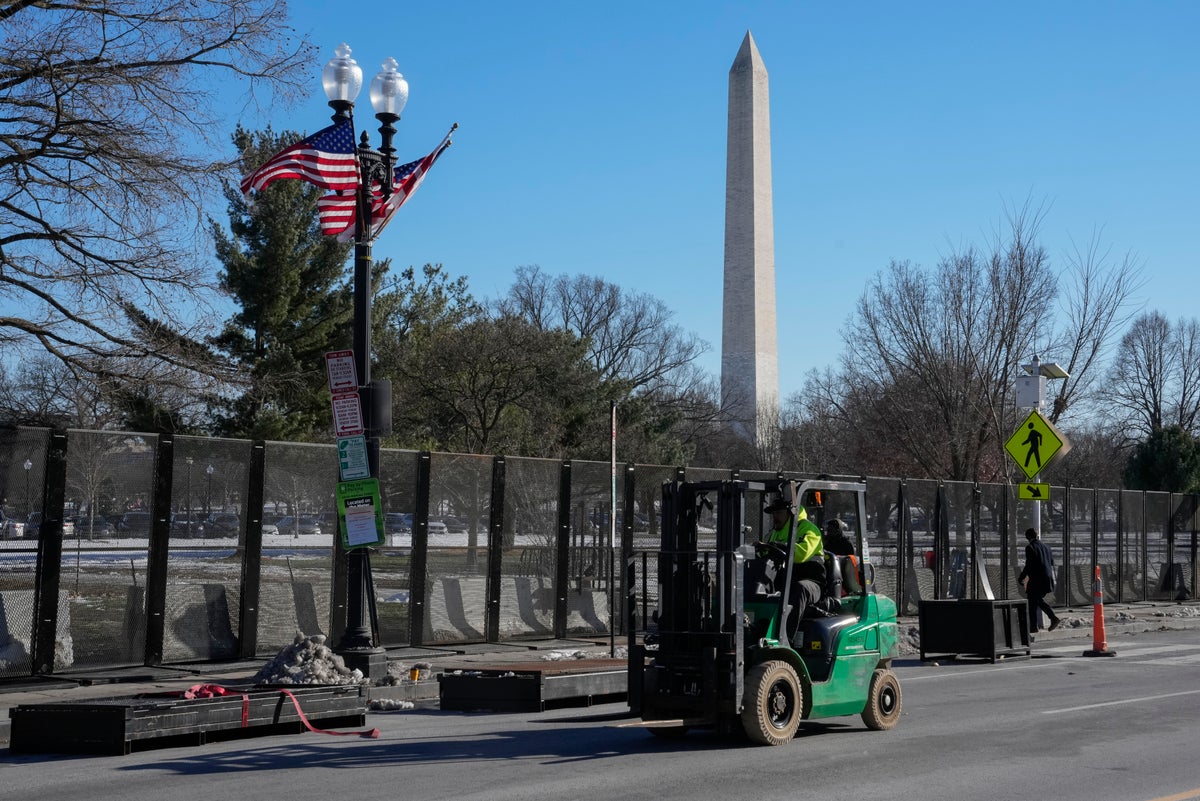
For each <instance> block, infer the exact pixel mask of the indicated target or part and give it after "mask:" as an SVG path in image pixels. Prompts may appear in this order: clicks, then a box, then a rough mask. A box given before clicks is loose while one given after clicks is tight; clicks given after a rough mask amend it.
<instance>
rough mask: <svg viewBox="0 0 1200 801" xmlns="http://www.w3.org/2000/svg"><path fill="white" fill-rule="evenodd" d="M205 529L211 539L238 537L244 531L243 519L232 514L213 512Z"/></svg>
mask: <svg viewBox="0 0 1200 801" xmlns="http://www.w3.org/2000/svg"><path fill="white" fill-rule="evenodd" d="M204 529H205V531H207V532H208V536H210V537H236V536H237V535H238V534H240V533H241V531H242V518H241V517H239V516H238V515H235V514H234V513H232V512H213V513H212V514H211V515H209V517H208V520H207V521H206V522H205V524H204Z"/></svg>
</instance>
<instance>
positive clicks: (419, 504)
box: [408, 451, 475, 645]
mask: <svg viewBox="0 0 1200 801" xmlns="http://www.w3.org/2000/svg"><path fill="white" fill-rule="evenodd" d="M432 459H433V457H432V455H431V454H430V453H429V451H421V452H420V453H419V454H417V497H416V503H415V505H414V507H413V517H412V534H411V536H412V558H411V561H410V562H409V564H408V642H409V644H410V645H421V644H422V643H424V642H425V596H426V595H427V594H428V588H429V485H430V477H431V475H432ZM418 521H420V522H419V523H418ZM467 525H469V526H474V525H475V522H474V521H473V520H472V521H468V523H467ZM468 536H469V535H468Z"/></svg>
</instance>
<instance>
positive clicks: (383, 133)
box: [321, 44, 408, 654]
mask: <svg viewBox="0 0 1200 801" xmlns="http://www.w3.org/2000/svg"><path fill="white" fill-rule="evenodd" d="M336 53H337V55H336V56H335V57H334V58H333V59H331V60H330V61H329V63H328V64H326V65H325V69H324V71H323V72H322V73H321V83H322V84H323V85H324V87H325V94H326V96H327V97H328V98H329V106H330V108H332V109H333V121H334V122H335V123H340V122H343V121H346V120H351V119H353V111H354V99H355V98H356V97H357V96H358V93H359V90H361V89H362V69H361V68H359V66H358V64H357V62H355V60H354V59H352V58H351V57H350V48H349V47H348V46H347V45H346V44H341V45H338V48H337V50H336ZM396 66H397V64H396V60H395V59H394V58H388V59H386V60H384V62H383V68H382V69H381V70H380V72H379V74H377V75H376V76H375V78H374V80H372V81H371V88H370V95H371V105H372V106H374V108H375V118H376V119H377V120H379V123H380V125H379V134H380V137H381V142H380V145H379V149H378V150H374V149H372V148H371V146H370V136H369V135H368V134H367V132H366V131H363V133H362V137H361V138H360V140H359V144H358V149H357V151H356V155H357V157H358V171H359V184H358V204H357V209H356V213H355V215H354V369H355V371H356V372H357V373H358V394H359V398H360V400H361V403H362V411H363V423H364V427H365V429H366V436H367V463H368V465H369V467H370V472H371V475H372V476H374V477H378V476H379V437H380V435H381V434H386V433H387V432H388V430H389V429H390V427H391V419H390V415H391V385H390V384H389V383H388V382H386V381H375V382H373V381H372V380H371V241H372V239H373V234H372V232H371V210H372V206H373V201H374V197H373V193H372V189H373V188H374V187H375V186H378V188H379V193H380V195H381V196H382V201H383V202H385V203H386V202H387V200H388V198H390V197H391V195H392V189H393V184H394V182H395V168H396V156H395V152H396V150H395V148H394V147H392V138H393V137H394V136H395V134H396V123H397V122H399V120H400V113H401V112H402V111H403V110H404V105H405V103H407V102H408V82H407V81H405V80H404V76H403V75H401V74H400V73H399V72H397V71H396ZM369 574H370V563H369V562H368V561H367V550H366V549H365V548H353V549H351V550H350V551H349V553H348V554H347V561H346V629H345V631H344V632H343V633H342V638H341V641H340V642H339V643H338V645H337V648H336V649H335V650H336V651H337V652H338V653H342V654H344V652H346V651H357V652H370V651H372V650H374V646H373V644H372V641H371V629H370V626H369V624H368V621H367V604H366V600H367V595H366V593H367V586H368V582H369Z"/></svg>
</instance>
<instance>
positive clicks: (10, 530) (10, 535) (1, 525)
mask: <svg viewBox="0 0 1200 801" xmlns="http://www.w3.org/2000/svg"><path fill="white" fill-rule="evenodd" d="M24 534H25V524H24V523H22V522H20V521H18V520H13V519H12V518H11V517H8V516H6V515H5V514H4V511H3V510H0V539H4V540H19V539H21V537H22V536H24Z"/></svg>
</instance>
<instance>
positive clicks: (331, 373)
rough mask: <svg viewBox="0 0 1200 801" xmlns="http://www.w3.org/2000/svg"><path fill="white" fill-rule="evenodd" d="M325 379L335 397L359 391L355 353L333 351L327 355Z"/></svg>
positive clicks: (350, 351)
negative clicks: (327, 380)
mask: <svg viewBox="0 0 1200 801" xmlns="http://www.w3.org/2000/svg"><path fill="white" fill-rule="evenodd" d="M325 377H326V378H328V379H329V391H330V392H331V393H332V394H334V395H341V394H342V393H346V392H357V391H358V371H357V370H355V369H354V351H352V350H331V351H329V352H328V353H326V354H325Z"/></svg>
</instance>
